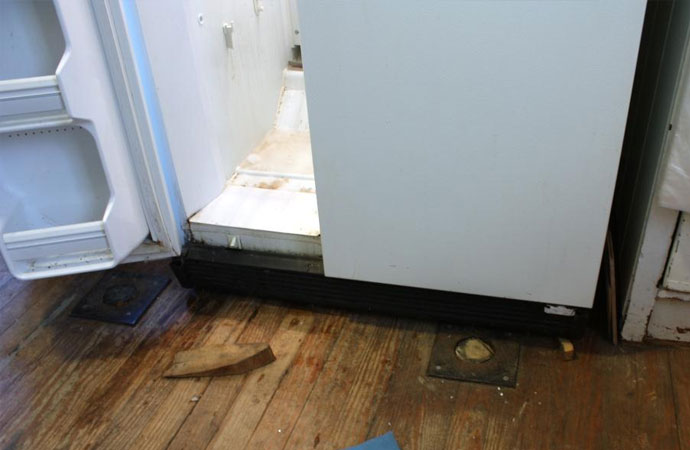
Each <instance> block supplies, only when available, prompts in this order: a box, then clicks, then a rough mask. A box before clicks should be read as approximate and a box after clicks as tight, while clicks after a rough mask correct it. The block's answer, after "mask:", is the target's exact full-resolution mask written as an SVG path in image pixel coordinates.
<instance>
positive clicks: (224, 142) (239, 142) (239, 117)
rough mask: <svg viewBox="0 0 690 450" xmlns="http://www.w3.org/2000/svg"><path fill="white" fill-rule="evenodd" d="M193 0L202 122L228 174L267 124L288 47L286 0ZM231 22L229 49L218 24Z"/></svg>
mask: <svg viewBox="0 0 690 450" xmlns="http://www.w3.org/2000/svg"><path fill="white" fill-rule="evenodd" d="M256 1H257V2H258V4H259V6H260V7H262V8H263V10H262V11H261V12H260V13H258V14H257V13H256V9H255V0H232V1H228V0H194V1H190V2H187V3H186V9H187V14H188V18H192V19H193V20H194V21H196V23H195V24H194V26H190V29H189V37H190V39H191V43H192V46H193V51H194V59H193V63H194V64H195V65H196V69H197V71H198V73H199V76H200V78H199V79H200V82H201V91H202V95H203V96H204V99H205V104H206V107H207V114H208V115H207V120H209V122H210V124H211V127H212V129H211V132H212V134H213V137H214V138H215V139H216V145H218V147H219V149H220V154H221V155H222V163H223V170H224V173H225V176H226V177H230V176H231V175H232V173H233V172H234V171H235V168H236V167H237V165H238V164H239V163H240V161H242V159H243V158H244V157H245V156H246V155H247V154H248V153H249V152H250V151H251V150H252V148H253V147H254V146H255V145H257V144H258V143H259V142H260V141H261V139H262V138H263V137H264V135H265V134H266V133H267V132H268V130H269V129H270V128H271V125H272V123H273V120H274V117H275V113H276V108H277V106H278V98H279V95H280V89H281V87H282V76H283V69H285V67H286V66H287V62H288V60H289V58H290V49H291V46H292V38H291V36H292V34H291V33H292V26H291V24H290V7H289V4H288V0H256ZM225 23H227V24H230V23H232V24H233V29H234V32H233V43H234V46H233V48H232V49H229V48H227V46H226V42H225V37H224V35H223V31H222V27H223V24H225Z"/></svg>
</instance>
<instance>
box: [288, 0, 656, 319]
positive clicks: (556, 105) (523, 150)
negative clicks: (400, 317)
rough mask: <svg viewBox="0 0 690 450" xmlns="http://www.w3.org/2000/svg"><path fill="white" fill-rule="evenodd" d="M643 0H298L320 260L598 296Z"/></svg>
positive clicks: (467, 286)
mask: <svg viewBox="0 0 690 450" xmlns="http://www.w3.org/2000/svg"><path fill="white" fill-rule="evenodd" d="M645 6H646V0H601V1H590V2H583V1H579V0H576V1H573V0H563V1H531V0H519V1H473V0H465V1H446V0H425V1H421V0H396V1H393V0H388V1H386V0H375V1H372V0H349V1H342V0H301V1H300V11H299V14H300V26H301V28H300V31H301V38H302V54H303V60H304V67H305V76H306V87H307V98H308V104H309V122H310V128H311V139H312V149H313V155H314V164H315V177H316V189H317V192H318V208H319V218H320V223H321V231H322V246H323V257H324V265H325V273H326V275H328V276H331V277H339V278H347V279H354V280H365V281H374V282H383V283H391V284H397V285H406V286H416V287H422V288H432V289H441V290H447V291H455V292H467V293H474V294H481V295H488V296H495V297H508V298H515V299H521V300H529V301H537V302H546V303H554V304H561V305H572V306H581V307H590V306H591V305H592V302H593V297H594V290H595V286H596V282H597V275H598V270H599V264H600V261H601V254H602V249H603V244H604V237H605V233H606V228H607V223H608V219H609V210H610V205H611V200H612V196H613V190H614V185H615V180H616V172H617V168H618V161H619V158H620V154H621V144H622V139H623V132H624V128H625V123H626V116H627V111H628V104H629V99H630V92H631V87H632V82H633V75H634V72H635V65H636V59H637V52H638V46H639V41H640V34H641V30H642V23H643V18H644V13H645Z"/></svg>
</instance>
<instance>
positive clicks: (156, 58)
mask: <svg viewBox="0 0 690 450" xmlns="http://www.w3.org/2000/svg"><path fill="white" fill-rule="evenodd" d="M137 8H138V12H139V19H140V22H141V29H142V33H143V35H144V40H145V43H146V49H145V50H146V51H147V53H148V57H149V61H150V65H151V72H152V74H153V78H154V81H155V84H156V89H157V94H158V101H159V103H160V107H161V113H162V115H163V121H164V123H165V128H166V133H167V136H168V144H169V147H170V153H171V156H172V160H173V164H174V166H175V171H176V173H177V179H178V182H179V184H180V192H181V195H182V203H183V204H184V209H185V213H186V215H187V216H191V215H192V214H194V213H195V212H196V211H198V210H199V209H201V208H202V207H204V206H205V205H206V204H208V203H209V202H210V201H211V200H213V198H215V197H216V196H217V195H218V194H219V193H220V192H221V190H222V188H223V184H224V176H223V170H222V167H221V162H220V161H221V156H220V148H219V144H218V140H217V139H215V137H214V134H213V133H214V129H213V127H212V126H211V120H210V118H209V115H210V112H209V111H208V109H207V107H206V105H205V104H204V97H203V95H202V92H203V90H202V88H201V83H202V76H203V73H202V72H201V68H200V67H197V66H196V65H195V64H194V53H195V50H194V48H193V46H192V42H191V40H190V31H189V29H190V27H195V26H196V17H194V16H192V15H190V14H189V13H188V12H187V9H186V3H185V2H183V1H179V0H178V1H175V2H171V1H168V0H146V1H140V2H137Z"/></svg>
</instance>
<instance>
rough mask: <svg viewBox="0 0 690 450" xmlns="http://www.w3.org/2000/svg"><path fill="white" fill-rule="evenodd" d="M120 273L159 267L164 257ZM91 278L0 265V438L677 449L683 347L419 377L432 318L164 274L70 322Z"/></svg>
mask: <svg viewBox="0 0 690 450" xmlns="http://www.w3.org/2000/svg"><path fill="white" fill-rule="evenodd" d="M126 270H134V271H142V272H146V271H154V272H159V273H160V272H167V267H166V265H165V264H160V263H156V264H149V265H145V264H140V265H134V266H129V267H127V268H126ZM101 276H102V275H101V274H88V275H82V276H72V277H65V278H61V279H58V280H48V281H37V282H31V283H29V282H20V281H17V280H14V279H12V278H11V277H10V276H9V274H8V273H7V271H6V268H5V267H4V265H0V357H1V359H0V405H1V407H0V448H35V449H52V448H112V449H124V448H136V449H164V448H171V449H183V448H186V449H204V448H213V449H216V448H223V449H242V448H252V449H283V448H285V449H312V448H316V449H337V448H343V447H346V446H349V445H353V444H356V443H359V442H362V441H364V440H366V439H367V438H371V437H374V436H377V435H380V434H383V433H385V432H387V431H389V430H392V431H393V432H394V434H395V437H396V439H397V440H398V442H399V443H400V445H401V447H402V448H403V449H417V448H425V449H444V448H448V449H482V448H485V449H516V448H524V449H540V448H544V449H584V448H595V449H625V450H630V449H643V448H649V449H690V371H689V370H688V368H690V348H688V347H675V346H628V345H625V346H622V347H619V348H617V349H615V348H613V347H611V346H610V345H608V344H606V343H605V342H603V341H601V340H600V339H598V338H596V337H594V336H593V335H590V336H588V337H587V338H585V339H584V340H582V341H580V342H578V343H576V347H577V349H578V359H577V360H575V361H572V362H565V361H562V360H561V358H560V355H559V353H558V351H557V350H556V349H555V348H554V346H553V342H552V341H551V340H549V339H534V342H533V343H531V344H529V345H526V346H525V347H523V351H522V355H521V363H520V370H519V375H518V383H519V384H518V387H517V388H516V389H505V388H504V389H501V390H498V389H497V388H496V387H490V386H482V385H476V384H469V383H461V382H452V381H442V380H438V379H433V378H427V377H425V375H424V374H425V369H426V364H427V360H428V357H429V352H430V350H431V346H432V343H433V339H434V334H435V330H436V325H435V324H433V323H429V322H416V321H412V320H406V319H395V318H385V317H375V316H370V315H366V314H350V313H343V312H338V311H330V310H317V309H315V310H308V309H298V308H295V307H293V306H291V305H285V304H282V303H278V302H261V301H259V300H257V299H253V298H243V297H233V296H230V295H221V294H215V293H208V292H198V293H194V292H192V291H188V290H185V289H182V288H180V287H179V285H178V284H177V283H176V282H173V283H172V284H171V285H170V286H169V287H168V288H167V289H166V290H165V291H164V293H163V294H162V296H161V297H160V298H159V299H158V301H157V302H156V303H155V304H154V305H153V307H152V308H151V309H150V310H149V311H148V312H147V313H146V315H145V316H144V319H143V320H142V322H141V323H140V324H139V325H138V326H137V327H135V328H130V327H127V326H118V325H109V324H103V323H98V322H91V321H87V320H80V319H74V318H70V317H69V316H68V314H69V311H70V310H71V308H72V307H73V306H74V304H75V302H76V301H77V300H78V299H79V297H80V296H81V295H82V294H83V293H84V292H85V291H87V290H88V289H89V288H90V287H91V286H93V285H94V284H95V283H97V282H98V280H99V278H100V277H101ZM261 341H268V342H270V343H271V346H272V347H273V349H274V352H275V353H276V356H277V357H278V360H277V361H276V362H275V363H273V364H271V365H269V366H267V367H265V368H262V369H260V370H258V371H256V372H254V373H251V374H248V375H245V376H234V377H223V378H212V379H211V378H197V379H177V380H169V379H163V378H161V374H162V373H163V371H164V370H165V368H166V367H167V366H168V364H169V363H170V362H171V360H172V358H173V355H174V353H175V352H176V351H178V350H180V349H188V348H192V347H195V346H199V345H202V344H205V343H208V344H211V343H216V344H217V343H223V342H261Z"/></svg>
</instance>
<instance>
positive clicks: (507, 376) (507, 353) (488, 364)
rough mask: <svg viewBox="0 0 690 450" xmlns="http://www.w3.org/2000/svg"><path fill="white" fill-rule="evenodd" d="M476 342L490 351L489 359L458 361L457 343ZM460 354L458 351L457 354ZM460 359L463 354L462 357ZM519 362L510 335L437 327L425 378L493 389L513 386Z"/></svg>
mask: <svg viewBox="0 0 690 450" xmlns="http://www.w3.org/2000/svg"><path fill="white" fill-rule="evenodd" d="M468 339H469V340H472V341H473V342H474V341H475V339H479V340H480V341H481V342H483V343H485V344H486V347H488V348H490V352H488V353H487V355H488V354H490V355H491V356H490V358H489V359H486V360H484V361H483V362H482V361H478V360H470V359H461V357H460V356H458V355H457V354H456V348H457V346H458V344H459V343H461V342H468V341H467V340H468ZM460 353H462V352H460ZM463 356H464V354H463ZM519 362H520V343H519V342H518V340H517V338H516V337H515V336H514V335H512V334H511V333H506V332H501V331H494V330H483V329H477V328H467V327H458V326H454V325H440V326H439V329H438V332H437V333H436V340H435V341H434V346H433V348H432V350H431V358H430V359H429V366H428V368H427V375H429V376H432V377H438V378H446V379H452V380H460V381H471V382H475V383H484V384H492V385H495V386H505V387H515V385H516V383H517V372H518V365H519Z"/></svg>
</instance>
